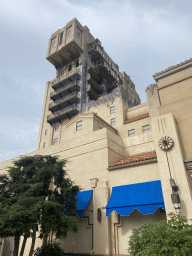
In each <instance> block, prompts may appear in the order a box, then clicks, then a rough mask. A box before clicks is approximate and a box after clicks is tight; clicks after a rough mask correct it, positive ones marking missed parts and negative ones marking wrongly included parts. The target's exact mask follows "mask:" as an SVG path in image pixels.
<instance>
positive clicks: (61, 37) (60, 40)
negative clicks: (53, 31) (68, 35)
mask: <svg viewBox="0 0 192 256" xmlns="http://www.w3.org/2000/svg"><path fill="white" fill-rule="evenodd" d="M62 41H63V31H62V32H61V34H60V38H59V45H61V44H62Z"/></svg>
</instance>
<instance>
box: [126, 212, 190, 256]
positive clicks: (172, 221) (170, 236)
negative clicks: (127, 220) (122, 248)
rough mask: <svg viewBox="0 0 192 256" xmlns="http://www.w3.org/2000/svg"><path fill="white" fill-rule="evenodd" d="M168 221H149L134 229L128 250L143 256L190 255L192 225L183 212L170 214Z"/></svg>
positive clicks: (132, 253)
mask: <svg viewBox="0 0 192 256" xmlns="http://www.w3.org/2000/svg"><path fill="white" fill-rule="evenodd" d="M168 216H169V220H168V222H165V221H160V222H158V223H152V222H150V223H148V224H144V225H142V226H141V228H139V229H134V230H133V234H132V236H131V237H130V240H129V249H128V252H129V253H130V254H131V255H133V256H135V255H138V256H139V255H142V256H148V255H150V256H156V255H166V256H180V255H182V256H188V255H191V252H192V225H190V224H189V222H188V220H187V218H186V217H185V216H182V215H181V214H174V213H170V214H168Z"/></svg>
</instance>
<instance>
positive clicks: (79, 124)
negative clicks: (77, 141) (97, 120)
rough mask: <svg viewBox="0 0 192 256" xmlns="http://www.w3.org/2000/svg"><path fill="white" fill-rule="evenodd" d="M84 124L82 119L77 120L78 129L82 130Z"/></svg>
mask: <svg viewBox="0 0 192 256" xmlns="http://www.w3.org/2000/svg"><path fill="white" fill-rule="evenodd" d="M82 124H83V122H82V120H81V121H78V122H76V131H79V130H82V126H83V125H82Z"/></svg>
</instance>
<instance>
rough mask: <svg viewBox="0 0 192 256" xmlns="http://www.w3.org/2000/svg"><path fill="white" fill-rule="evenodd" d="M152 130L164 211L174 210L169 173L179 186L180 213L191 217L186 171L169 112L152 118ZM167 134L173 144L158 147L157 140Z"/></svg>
mask: <svg viewBox="0 0 192 256" xmlns="http://www.w3.org/2000/svg"><path fill="white" fill-rule="evenodd" d="M152 132H153V135H154V141H155V145H156V152H157V160H158V167H159V173H160V177H161V183H162V190H163V197H164V201H165V207H166V213H167V214H168V213H170V212H174V213H175V209H174V205H173V203H172V201H171V193H172V189H171V186H170V181H169V179H170V173H171V176H172V178H173V179H174V180H175V182H176V185H177V186H178V187H179V190H178V194H179V196H180V200H181V213H182V215H185V216H187V217H188V218H191V217H192V199H191V198H192V197H191V188H190V183H189V179H188V176H187V172H186V170H185V166H184V159H183V154H182V150H181V146H180V141H179V137H178V133H177V128H176V124H175V119H174V116H173V115H172V114H171V113H169V114H166V115H162V116H159V117H156V118H153V119H152ZM164 136H169V137H171V138H172V139H173V146H172V147H171V148H170V149H169V150H167V151H164V150H162V149H161V148H160V147H159V140H160V139H161V138H162V137H164Z"/></svg>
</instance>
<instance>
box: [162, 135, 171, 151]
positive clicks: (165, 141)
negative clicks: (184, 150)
mask: <svg viewBox="0 0 192 256" xmlns="http://www.w3.org/2000/svg"><path fill="white" fill-rule="evenodd" d="M172 146H173V139H172V138H171V137H169V136H165V137H162V138H161V139H160V140H159V147H160V148H161V149H162V150H168V149H170V148H172Z"/></svg>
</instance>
